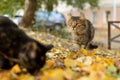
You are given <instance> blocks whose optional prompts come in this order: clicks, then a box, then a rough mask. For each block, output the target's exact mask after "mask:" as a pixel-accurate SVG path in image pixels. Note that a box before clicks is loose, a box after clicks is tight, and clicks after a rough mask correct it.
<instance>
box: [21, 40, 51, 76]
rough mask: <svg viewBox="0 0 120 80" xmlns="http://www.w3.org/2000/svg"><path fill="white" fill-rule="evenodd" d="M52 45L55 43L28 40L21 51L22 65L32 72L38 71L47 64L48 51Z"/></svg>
mask: <svg viewBox="0 0 120 80" xmlns="http://www.w3.org/2000/svg"><path fill="white" fill-rule="evenodd" d="M52 47H53V45H43V44H41V43H38V42H34V41H33V42H28V43H27V44H25V46H23V47H22V50H21V52H20V53H19V60H20V63H19V64H20V66H22V67H24V68H26V69H27V71H28V72H29V73H31V74H34V73H36V72H38V71H39V69H40V68H42V67H43V66H44V64H45V60H46V52H47V51H48V50H50V49H51V48H52Z"/></svg>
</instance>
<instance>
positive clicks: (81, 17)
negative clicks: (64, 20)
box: [79, 12, 85, 20]
mask: <svg viewBox="0 0 120 80" xmlns="http://www.w3.org/2000/svg"><path fill="white" fill-rule="evenodd" d="M79 18H80V19H82V20H84V19H85V14H84V13H83V12H81V13H80V16H79Z"/></svg>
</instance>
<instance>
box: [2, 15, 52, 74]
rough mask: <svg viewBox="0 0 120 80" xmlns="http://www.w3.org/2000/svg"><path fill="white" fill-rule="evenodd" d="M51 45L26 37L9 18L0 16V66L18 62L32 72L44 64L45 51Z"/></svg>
mask: <svg viewBox="0 0 120 80" xmlns="http://www.w3.org/2000/svg"><path fill="white" fill-rule="evenodd" d="M52 47H53V45H45V44H42V43H40V42H38V41H36V40H35V39H32V38H30V37H28V36H27V35H26V34H25V32H24V31H22V30H21V29H19V28H18V27H17V25H16V24H14V23H13V22H12V21H11V20H10V19H8V18H6V17H3V16H0V68H2V69H10V68H12V67H13V66H14V65H15V64H19V65H20V67H21V68H26V69H27V71H28V72H29V73H31V74H34V73H36V72H38V71H39V69H40V68H42V67H43V66H44V64H45V60H46V52H47V51H48V50H50V49H51V48H52Z"/></svg>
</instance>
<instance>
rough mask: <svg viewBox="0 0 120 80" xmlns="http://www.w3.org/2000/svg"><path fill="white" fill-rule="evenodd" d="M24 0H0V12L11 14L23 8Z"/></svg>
mask: <svg viewBox="0 0 120 80" xmlns="http://www.w3.org/2000/svg"><path fill="white" fill-rule="evenodd" d="M23 5H24V0H20V1H18V0H0V10H1V11H0V14H10V15H11V16H13V13H14V12H16V11H17V10H18V9H20V8H23V7H24V6H23Z"/></svg>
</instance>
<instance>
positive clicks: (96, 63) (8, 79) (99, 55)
mask: <svg viewBox="0 0 120 80" xmlns="http://www.w3.org/2000/svg"><path fill="white" fill-rule="evenodd" d="M24 30H25V32H26V33H27V34H28V35H29V36H30V37H33V38H35V39H36V40H38V41H40V42H41V43H44V44H53V45H54V48H53V49H52V50H50V51H49V52H47V54H46V56H47V60H46V64H45V65H44V67H43V68H42V69H40V71H39V73H38V74H36V75H34V76H33V75H30V74H29V73H27V74H19V75H17V74H16V73H18V72H21V70H20V68H19V66H18V65H15V66H14V67H13V68H12V69H11V70H8V71H6V70H1V72H0V79H1V80H120V51H119V50H118V49H117V50H108V49H107V44H106V43H104V42H107V41H106V40H107V39H106V35H107V33H106V31H105V32H101V31H97V32H96V34H95V38H94V41H97V42H100V43H101V44H102V43H103V44H104V45H103V46H101V47H99V48H97V49H94V50H86V49H83V48H82V49H79V50H78V49H77V47H76V45H75V44H74V43H72V41H70V40H68V39H61V38H60V37H57V36H54V35H51V34H50V33H45V32H33V31H31V30H28V29H24ZM102 31H103V30H102ZM103 34H106V35H103ZM98 35H101V37H98Z"/></svg>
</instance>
